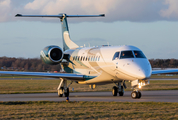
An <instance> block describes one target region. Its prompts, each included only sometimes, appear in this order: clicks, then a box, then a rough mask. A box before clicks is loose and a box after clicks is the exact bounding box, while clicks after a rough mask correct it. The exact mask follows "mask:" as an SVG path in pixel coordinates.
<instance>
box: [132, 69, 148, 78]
mask: <svg viewBox="0 0 178 120" xmlns="http://www.w3.org/2000/svg"><path fill="white" fill-rule="evenodd" d="M135 75H136V76H137V79H146V78H149V77H150V75H151V74H150V71H149V70H148V69H144V70H143V69H142V70H140V69H139V70H138V73H135Z"/></svg>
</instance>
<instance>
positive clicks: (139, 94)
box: [137, 91, 142, 99]
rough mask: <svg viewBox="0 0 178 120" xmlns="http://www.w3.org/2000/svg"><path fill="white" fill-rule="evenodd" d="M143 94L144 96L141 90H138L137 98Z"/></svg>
mask: <svg viewBox="0 0 178 120" xmlns="http://www.w3.org/2000/svg"><path fill="white" fill-rule="evenodd" d="M141 96H142V94H141V92H140V91H138V92H137V98H138V99H139V98H141Z"/></svg>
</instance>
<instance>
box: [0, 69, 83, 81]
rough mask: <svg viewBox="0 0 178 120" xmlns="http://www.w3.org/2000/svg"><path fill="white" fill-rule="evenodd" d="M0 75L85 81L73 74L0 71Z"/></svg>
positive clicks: (80, 76) (81, 76) (78, 75)
mask: <svg viewBox="0 0 178 120" xmlns="http://www.w3.org/2000/svg"><path fill="white" fill-rule="evenodd" d="M0 74H8V75H24V76H37V77H49V78H66V79H69V80H79V81H84V80H85V79H84V75H80V74H73V73H48V72H17V71H0Z"/></svg>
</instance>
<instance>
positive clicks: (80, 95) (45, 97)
mask: <svg viewBox="0 0 178 120" xmlns="http://www.w3.org/2000/svg"><path fill="white" fill-rule="evenodd" d="M141 93H142V97H141V98H140V99H132V98H131V95H130V94H131V91H126V92H125V93H124V96H112V93H111V92H74V93H70V96H69V100H70V101H106V102H109V101H116V102H126V101H127V102H151V101H153V102H178V90H163V91H141ZM65 100H66V97H58V95H57V93H36V94H0V101H65Z"/></svg>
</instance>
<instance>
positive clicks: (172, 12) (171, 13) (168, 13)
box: [160, 0, 178, 20]
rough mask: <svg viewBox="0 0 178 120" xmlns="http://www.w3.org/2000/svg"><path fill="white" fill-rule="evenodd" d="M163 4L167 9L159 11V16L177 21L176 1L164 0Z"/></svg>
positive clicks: (177, 5)
mask: <svg viewBox="0 0 178 120" xmlns="http://www.w3.org/2000/svg"><path fill="white" fill-rule="evenodd" d="M165 4H167V5H168V6H169V7H168V8H167V9H164V10H161V11H160V14H161V16H163V17H166V18H168V19H176V20H177V19H178V0H166V1H165Z"/></svg>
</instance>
